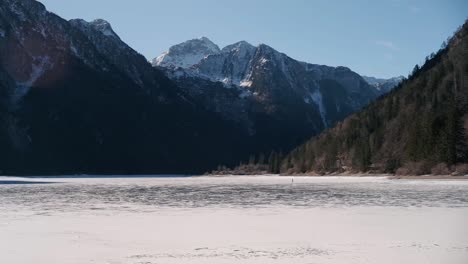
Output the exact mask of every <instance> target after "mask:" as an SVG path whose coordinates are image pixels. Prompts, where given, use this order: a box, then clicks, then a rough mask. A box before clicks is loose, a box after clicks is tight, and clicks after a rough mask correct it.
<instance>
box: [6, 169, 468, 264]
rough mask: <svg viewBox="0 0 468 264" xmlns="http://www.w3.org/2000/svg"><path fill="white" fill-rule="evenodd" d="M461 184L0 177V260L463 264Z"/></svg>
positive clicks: (467, 185) (466, 240)
mask: <svg viewBox="0 0 468 264" xmlns="http://www.w3.org/2000/svg"><path fill="white" fill-rule="evenodd" d="M467 223H468V181H462V180H460V181H458V180H457V181H443V180H424V181H422V180H420V181H418V180H388V179H386V178H368V177H363V178H354V177H335V178H331V177H330V178H328V177H325V178H313V177H309V178H307V177H294V183H292V182H291V177H278V176H257V177H237V176H232V177H174V178H155V177H142V178H116V177H106V178H47V179H44V178H26V179H25V178H6V177H3V178H2V177H0V263H8V264H19V263H21V264H23V263H35V264H50V263H61V264H71V263H73V264H75V263H76V264H82V263H112V264H118V263H121V264H141V263H147V264H152V263H158V264H161V263H219V264H223V263H288V264H290V263H295V264H301V263H346V264H348V263H379V264H386V263H389V264H390V263H392V264H393V263H399V264H405V263H408V264H409V263H411V264H414V263H425V264H432V263H434V264H435V263H451V264H457V263H459V264H466V263H468V225H467Z"/></svg>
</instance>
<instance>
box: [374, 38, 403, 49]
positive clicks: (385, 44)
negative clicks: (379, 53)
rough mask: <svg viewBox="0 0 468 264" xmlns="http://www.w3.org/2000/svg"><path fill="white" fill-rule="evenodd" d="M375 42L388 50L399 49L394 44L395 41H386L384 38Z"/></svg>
mask: <svg viewBox="0 0 468 264" xmlns="http://www.w3.org/2000/svg"><path fill="white" fill-rule="evenodd" d="M375 44H377V45H379V46H382V47H385V48H387V49H389V50H393V51H397V50H400V49H399V48H398V47H397V46H396V45H395V43H393V42H391V41H386V40H377V41H376V42H375Z"/></svg>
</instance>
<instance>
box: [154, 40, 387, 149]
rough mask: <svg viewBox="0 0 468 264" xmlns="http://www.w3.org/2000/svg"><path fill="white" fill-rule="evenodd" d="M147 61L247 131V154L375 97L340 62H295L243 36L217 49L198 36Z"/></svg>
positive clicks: (299, 136) (326, 123) (285, 143)
mask: <svg viewBox="0 0 468 264" xmlns="http://www.w3.org/2000/svg"><path fill="white" fill-rule="evenodd" d="M153 66H154V67H155V68H157V69H160V70H162V71H164V72H165V73H166V75H167V76H168V77H169V78H170V79H172V80H173V81H174V82H175V83H177V84H178V86H179V87H181V88H182V89H183V90H184V91H185V92H186V93H187V94H189V95H190V96H192V97H193V98H194V99H196V100H197V102H198V103H199V104H201V105H204V106H205V107H207V109H208V110H210V111H214V112H216V113H219V114H220V115H222V116H223V117H224V118H225V119H226V120H231V121H234V122H235V123H236V124H237V125H238V126H239V127H241V129H242V130H243V131H245V133H248V134H249V135H250V137H249V139H250V141H251V142H253V143H252V144H251V153H261V152H263V153H269V152H271V151H272V150H274V149H276V150H284V151H287V150H288V149H291V148H292V147H294V146H296V145H297V144H300V143H302V142H303V141H304V140H305V139H307V138H308V137H310V136H312V135H316V134H317V133H319V132H321V131H322V130H323V129H325V128H327V127H330V126H332V125H333V124H335V123H336V122H338V121H340V120H342V119H343V118H345V117H346V116H348V115H349V114H351V113H353V112H355V111H357V110H359V109H361V108H362V107H363V106H365V105H367V104H368V103H369V102H371V101H373V100H374V99H375V98H377V97H378V96H379V95H381V94H382V93H381V92H380V91H379V90H377V89H376V88H374V87H373V86H371V85H369V84H368V83H367V82H366V81H365V80H364V79H363V78H362V77H361V76H360V75H359V74H357V73H355V72H353V71H351V70H350V69H348V68H346V67H329V66H324V65H316V64H309V63H305V62H300V61H297V60H294V59H292V58H290V57H289V56H287V55H286V54H284V53H281V52H278V51H276V50H275V49H273V48H271V47H270V46H268V45H265V44H260V45H258V46H253V45H251V44H249V43H248V42H245V41H240V42H237V43H234V44H231V45H228V46H226V47H224V48H222V49H219V48H218V46H217V45H216V44H214V43H213V42H212V41H210V40H209V39H208V38H206V37H203V38H200V39H194V40H189V41H186V42H183V43H181V44H178V45H175V46H173V47H171V48H170V49H169V50H168V51H167V52H164V53H163V54H162V55H160V56H159V57H157V58H156V59H154V60H153Z"/></svg>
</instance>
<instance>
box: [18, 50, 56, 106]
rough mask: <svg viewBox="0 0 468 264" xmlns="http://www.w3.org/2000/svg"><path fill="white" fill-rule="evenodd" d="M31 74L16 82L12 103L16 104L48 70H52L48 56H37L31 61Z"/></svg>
mask: <svg viewBox="0 0 468 264" xmlns="http://www.w3.org/2000/svg"><path fill="white" fill-rule="evenodd" d="M33 61H34V63H33V64H32V68H31V73H30V75H29V78H28V79H26V80H24V81H19V82H17V88H16V89H15V91H14V94H13V95H12V102H13V103H16V102H18V101H19V100H20V99H21V98H23V96H25V95H26V94H27V93H28V91H29V89H30V88H31V87H32V86H33V85H34V84H35V83H36V81H37V80H39V78H41V76H42V75H43V74H44V73H45V72H46V71H47V70H49V69H50V68H52V66H53V65H52V63H51V60H50V58H49V57H48V56H38V57H35V58H34V59H33Z"/></svg>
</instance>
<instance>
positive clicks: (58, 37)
mask: <svg viewBox="0 0 468 264" xmlns="http://www.w3.org/2000/svg"><path fill="white" fill-rule="evenodd" d="M0 136H1V139H0V170H1V172H2V173H4V174H69V173H125V174H135V173H168V172H170V173H187V172H191V173H193V172H202V171H205V170H207V169H209V168H212V167H213V166H215V165H216V164H219V163H224V162H226V161H232V160H238V159H239V158H240V154H239V153H240V152H239V151H240V149H241V148H243V147H244V141H243V140H241V138H242V135H241V134H240V133H236V128H235V127H234V126H233V125H231V124H229V123H228V122H226V121H225V120H223V119H222V118H221V117H220V116H219V115H218V114H216V113H213V112H211V111H207V110H206V109H204V107H203V106H200V105H197V104H196V103H195V100H193V99H192V98H191V97H190V96H189V95H188V94H186V93H185V92H184V91H183V90H181V89H179V88H178V87H177V85H175V84H174V83H173V82H172V81H171V80H169V79H168V78H167V77H166V76H165V75H164V74H163V73H162V72H161V71H159V70H157V69H155V68H153V67H152V66H151V64H150V63H148V62H147V61H146V60H145V58H144V57H143V56H141V55H140V54H138V53H137V52H135V51H134V50H133V49H131V48H130V47H128V46H127V45H126V44H125V43H123V42H122V41H121V40H120V38H119V37H118V35H117V34H116V33H115V32H114V31H113V30H112V28H111V26H110V25H109V24H108V23H107V22H105V21H103V20H96V21H93V22H89V23H88V22H85V21H83V20H72V21H66V20H63V19H62V18H60V17H58V16H56V15H55V14H53V13H50V12H48V11H47V10H46V9H45V7H44V6H43V5H42V4H41V3H39V2H37V1H33V0H4V1H1V2H0ZM226 137H229V138H231V140H230V141H226V140H225V138H226ZM225 149H231V150H232V151H230V152H226V151H224V152H223V151H222V150H225ZM206 153H211V154H208V155H206Z"/></svg>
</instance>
